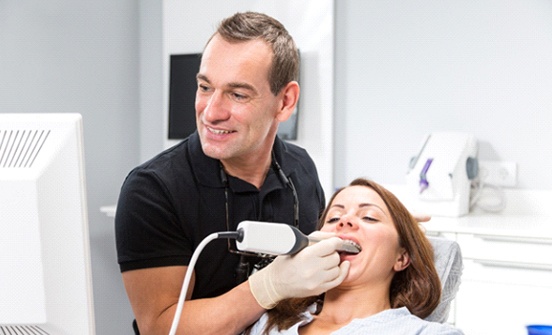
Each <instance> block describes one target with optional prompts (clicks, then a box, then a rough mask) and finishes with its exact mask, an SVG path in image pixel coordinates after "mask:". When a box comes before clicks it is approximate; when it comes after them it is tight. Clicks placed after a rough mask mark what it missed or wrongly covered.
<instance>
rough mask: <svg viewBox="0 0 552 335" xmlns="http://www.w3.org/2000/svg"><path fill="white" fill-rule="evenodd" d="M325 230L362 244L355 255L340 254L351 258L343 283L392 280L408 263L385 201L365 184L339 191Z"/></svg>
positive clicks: (326, 221) (324, 227)
mask: <svg viewBox="0 0 552 335" xmlns="http://www.w3.org/2000/svg"><path fill="white" fill-rule="evenodd" d="M321 230H322V231H327V232H334V233H336V234H337V236H339V237H340V238H342V239H344V240H352V241H354V242H356V243H358V244H359V245H360V246H361V247H362V251H361V252H360V253H358V254H356V255H352V254H341V255H340V256H341V261H344V260H348V261H350V262H351V268H350V270H349V274H348V276H347V278H346V279H345V281H344V283H343V284H342V285H354V284H362V285H365V284H366V283H367V282H373V283H380V282H382V281H389V283H390V282H391V279H392V278H393V275H394V273H395V272H397V271H401V270H403V269H404V268H405V267H406V266H408V261H409V259H408V255H407V253H406V252H405V250H404V248H402V247H400V246H399V236H398V233H397V230H396V229H395V225H394V224H393V221H392V218H391V215H390V213H389V210H388V208H387V206H386V205H385V202H384V201H383V200H382V199H381V197H380V196H379V194H378V193H376V192H375V191H374V190H372V189H371V188H369V187H366V186H349V187H347V188H345V189H344V190H342V191H341V192H340V193H338V194H337V196H336V197H335V199H334V200H333V201H332V203H331V204H330V208H329V210H328V213H327V215H326V217H325V218H324V226H323V227H322V229H321Z"/></svg>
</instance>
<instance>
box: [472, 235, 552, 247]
mask: <svg viewBox="0 0 552 335" xmlns="http://www.w3.org/2000/svg"><path fill="white" fill-rule="evenodd" d="M474 236H475V237H478V238H480V239H482V240H485V241H494V242H518V243H531V244H535V243H537V244H548V245H551V244H552V239H549V238H542V237H516V236H496V235H474Z"/></svg>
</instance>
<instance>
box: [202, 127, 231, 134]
mask: <svg viewBox="0 0 552 335" xmlns="http://www.w3.org/2000/svg"><path fill="white" fill-rule="evenodd" d="M208 129H209V131H210V132H212V133H213V134H217V135H222V134H230V133H231V131H230V130H220V129H213V128H208Z"/></svg>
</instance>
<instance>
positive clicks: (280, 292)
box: [249, 232, 350, 309]
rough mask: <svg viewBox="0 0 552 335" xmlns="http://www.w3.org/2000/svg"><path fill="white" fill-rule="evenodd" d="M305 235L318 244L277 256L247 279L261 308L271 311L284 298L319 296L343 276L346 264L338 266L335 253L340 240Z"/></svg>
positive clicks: (347, 268) (318, 234)
mask: <svg viewBox="0 0 552 335" xmlns="http://www.w3.org/2000/svg"><path fill="white" fill-rule="evenodd" d="M309 236H311V237H314V238H316V239H320V240H322V241H320V242H318V243H316V244H313V245H311V246H308V247H306V248H305V249H303V250H301V251H300V252H298V253H297V254H295V255H283V256H278V257H276V258H275V259H274V261H273V262H272V263H270V264H269V265H268V266H266V267H265V268H264V269H262V270H259V271H257V272H256V273H254V274H252V275H251V276H250V277H249V287H250V290H251V293H252V294H253V296H254V297H255V299H256V300H257V302H258V303H259V305H261V306H262V307H263V308H265V309H271V308H273V307H274V306H276V304H278V302H279V301H281V300H283V299H286V298H303V297H310V296H315V295H319V294H322V293H324V292H326V291H328V290H329V289H331V288H334V287H336V286H338V285H339V284H341V282H342V281H343V280H344V279H345V277H346V276H347V273H348V272H349V266H350V263H349V262H348V261H345V262H343V263H341V264H340V263H339V262H340V258H339V255H338V253H337V252H336V250H337V248H338V247H339V246H340V245H341V244H342V242H343V240H341V239H340V238H338V237H335V234H331V233H323V232H314V233H312V234H311V235H309Z"/></svg>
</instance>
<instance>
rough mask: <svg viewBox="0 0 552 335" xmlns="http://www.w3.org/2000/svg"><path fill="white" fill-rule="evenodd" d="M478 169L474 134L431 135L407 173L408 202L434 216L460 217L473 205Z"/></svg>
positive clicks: (416, 208) (416, 209) (444, 133)
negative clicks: (473, 186) (473, 182)
mask: <svg viewBox="0 0 552 335" xmlns="http://www.w3.org/2000/svg"><path fill="white" fill-rule="evenodd" d="M477 173H478V164H477V141H476V139H475V137H474V136H473V135H471V134H466V133H459V132H438V133H432V134H429V135H427V137H426V138H425V139H424V140H423V142H422V146H421V149H420V150H419V152H418V154H417V155H416V156H415V157H413V158H412V159H411V161H410V165H409V170H408V172H407V174H406V183H407V189H408V191H407V193H408V200H407V203H409V205H411V206H412V207H413V208H412V209H413V210H415V211H419V212H424V213H427V214H430V215H434V216H451V217H457V216H462V215H465V214H467V213H468V212H469V208H470V185H471V180H473V179H474V178H475V177H476V176H477Z"/></svg>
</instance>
